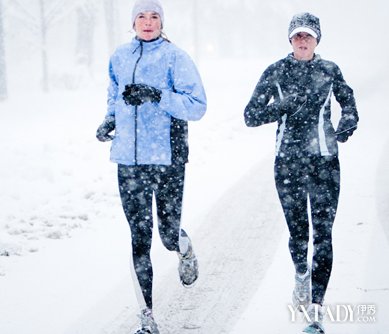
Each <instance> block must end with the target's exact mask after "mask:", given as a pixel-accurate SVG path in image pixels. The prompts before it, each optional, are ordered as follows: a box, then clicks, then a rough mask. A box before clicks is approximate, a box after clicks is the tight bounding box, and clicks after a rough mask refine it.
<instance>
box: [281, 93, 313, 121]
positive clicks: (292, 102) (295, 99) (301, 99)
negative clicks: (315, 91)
mask: <svg viewBox="0 0 389 334" xmlns="http://www.w3.org/2000/svg"><path fill="white" fill-rule="evenodd" d="M306 102H307V96H306V95H301V94H297V93H295V94H290V95H288V96H286V97H284V98H283V99H282V100H281V101H280V102H279V105H278V106H279V109H280V111H281V113H283V114H288V115H289V116H291V115H293V114H295V113H296V112H298V111H299V110H300V108H301V107H302V106H303V105H304V104H305V103H306Z"/></svg>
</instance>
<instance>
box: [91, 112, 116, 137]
mask: <svg viewBox="0 0 389 334" xmlns="http://www.w3.org/2000/svg"><path fill="white" fill-rule="evenodd" d="M113 130H115V117H113V116H107V117H106V118H105V119H104V122H103V123H101V125H100V126H99V127H98V129H97V131H96V138H97V139H98V140H100V141H103V142H104V141H110V140H112V139H113V136H112V135H109V133H110V132H111V131H113Z"/></svg>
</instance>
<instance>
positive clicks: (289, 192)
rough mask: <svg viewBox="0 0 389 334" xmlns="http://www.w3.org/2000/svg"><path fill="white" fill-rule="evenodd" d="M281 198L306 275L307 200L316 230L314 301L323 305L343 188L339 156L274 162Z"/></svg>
mask: <svg viewBox="0 0 389 334" xmlns="http://www.w3.org/2000/svg"><path fill="white" fill-rule="evenodd" d="M274 171H275V181H276V187H277V191H278V196H279V199H280V201H281V205H282V208H283V211H284V215H285V219H286V222H287V224H288V228H289V233H290V237H289V250H290V254H291V256H292V260H293V263H294V265H295V268H296V271H297V272H299V273H305V272H306V270H307V268H308V264H307V253H308V242H309V220H308V201H309V204H310V215H311V220H312V229H313V259H312V302H313V303H318V304H322V303H323V300H324V295H325V293H326V290H327V286H328V282H329V279H330V276H331V270H332V260H333V251H332V226H333V223H334V220H335V215H336V210H337V206H338V199H339V189H340V168H339V160H338V158H337V157H309V158H280V157H277V158H276V160H275V167H274Z"/></svg>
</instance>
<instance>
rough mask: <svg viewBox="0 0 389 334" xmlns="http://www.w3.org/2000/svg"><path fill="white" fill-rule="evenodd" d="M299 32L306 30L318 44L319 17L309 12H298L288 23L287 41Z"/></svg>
mask: <svg viewBox="0 0 389 334" xmlns="http://www.w3.org/2000/svg"><path fill="white" fill-rule="evenodd" d="M299 32H306V33H307V34H310V35H311V36H313V37H314V38H316V40H317V44H319V42H320V39H321V31H320V21H319V18H318V17H316V16H315V15H313V14H311V13H300V14H296V15H295V16H293V18H292V21H290V25H289V34H288V36H289V41H290V40H291V38H292V37H293V36H294V35H296V34H298V33H299Z"/></svg>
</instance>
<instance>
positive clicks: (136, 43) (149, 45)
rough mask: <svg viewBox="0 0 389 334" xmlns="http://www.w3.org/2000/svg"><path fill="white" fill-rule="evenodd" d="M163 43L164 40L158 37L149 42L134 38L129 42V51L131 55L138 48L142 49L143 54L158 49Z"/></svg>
mask: <svg viewBox="0 0 389 334" xmlns="http://www.w3.org/2000/svg"><path fill="white" fill-rule="evenodd" d="M164 41H165V40H164V39H163V38H162V37H158V38H156V39H153V40H151V41H144V40H141V39H138V38H137V37H134V38H133V39H132V41H131V50H132V52H133V53H135V52H136V50H138V48H140V47H142V48H143V52H145V51H146V52H147V51H151V50H154V49H157V48H159V47H160V46H161V45H162V43H164Z"/></svg>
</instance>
